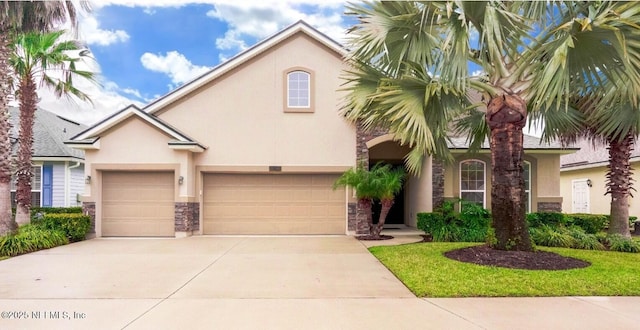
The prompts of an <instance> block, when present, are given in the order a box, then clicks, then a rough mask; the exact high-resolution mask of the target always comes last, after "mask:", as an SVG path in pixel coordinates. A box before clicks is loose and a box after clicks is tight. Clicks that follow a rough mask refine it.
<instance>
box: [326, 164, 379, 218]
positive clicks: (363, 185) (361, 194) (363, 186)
mask: <svg viewBox="0 0 640 330" xmlns="http://www.w3.org/2000/svg"><path fill="white" fill-rule="evenodd" d="M374 184H375V182H374V180H373V177H372V173H371V172H370V171H369V170H367V169H365V168H364V166H363V165H359V166H358V167H356V168H350V169H348V170H347V171H346V172H344V173H342V175H341V176H340V177H339V178H338V180H336V182H334V184H333V189H334V190H335V189H337V188H338V187H350V188H353V189H354V190H355V193H356V199H357V200H358V209H361V210H364V212H365V216H366V217H367V221H368V224H369V230H371V228H373V215H372V212H371V206H372V205H373V200H374V199H375V198H376V189H375V187H374Z"/></svg>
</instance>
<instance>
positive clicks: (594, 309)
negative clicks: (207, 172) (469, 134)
mask: <svg viewBox="0 0 640 330" xmlns="http://www.w3.org/2000/svg"><path fill="white" fill-rule="evenodd" d="M412 240H417V238H416V237H413V238H411V237H409V236H407V237H403V238H402V241H403V242H409V241H412ZM398 242H400V240H398ZM638 306H640V298H638V297H610V298H607V297H561V298H491V299H489V298H469V299H418V298H416V297H415V296H414V295H413V294H412V293H411V292H409V290H407V288H406V287H404V285H402V283H400V282H399V281H398V280H397V279H396V278H395V277H394V276H393V274H391V273H390V272H389V271H388V270H387V269H386V268H385V267H384V266H382V265H381V264H380V263H379V262H378V261H377V260H376V259H375V258H374V257H373V256H372V255H371V254H369V253H368V251H367V250H366V247H365V244H364V243H363V242H360V241H357V240H355V239H354V238H352V237H344V236H340V237H190V238H185V239H93V240H89V241H85V242H80V243H76V244H72V245H67V246H63V247H58V248H55V249H51V250H46V251H40V252H37V253H32V254H28V255H24V256H20V257H16V258H11V259H8V260H4V261H0V312H2V318H0V329H123V328H126V329H212V328H213V329H256V328H260V329H383V328H387V329H425V328H427V329H429V328H430V329H514V328H517V329H541V328H544V329H572V328H573V329H578V328H580V329H602V328H607V329H634V328H638V324H640V314H639V313H638V312H637V308H638Z"/></svg>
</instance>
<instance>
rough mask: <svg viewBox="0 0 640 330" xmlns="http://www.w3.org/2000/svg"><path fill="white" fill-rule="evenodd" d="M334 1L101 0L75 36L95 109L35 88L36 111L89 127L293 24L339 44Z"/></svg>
mask: <svg viewBox="0 0 640 330" xmlns="http://www.w3.org/2000/svg"><path fill="white" fill-rule="evenodd" d="M345 4H346V2H343V1H337V0H295V1H293V0H291V1H287V0H261V1H259V0H236V1H229V0H210V1H207V0H202V1H196V2H188V1H180V0H156V1H144V0H137V1H136V0H133V1H132V0H106V1H99V2H96V3H94V4H93V11H92V12H91V13H89V14H85V15H83V17H81V19H80V25H79V39H81V41H82V42H84V43H85V44H86V45H87V47H88V48H89V49H90V50H91V52H92V54H93V57H94V58H95V61H94V62H92V63H88V64H87V65H88V67H89V68H90V69H91V70H93V71H96V72H100V75H99V79H100V83H101V84H100V86H95V85H90V84H88V83H83V82H80V83H79V87H80V88H82V89H83V90H84V91H85V92H87V93H88V94H89V95H90V96H91V98H92V100H93V105H91V104H86V103H74V102H69V101H65V100H57V99H55V98H54V97H53V96H52V95H50V93H47V92H46V91H41V92H40V96H41V98H42V101H41V102H40V106H41V107H42V108H44V109H47V110H49V111H53V112H56V113H58V114H60V115H63V116H65V117H67V118H69V119H73V120H76V121H79V122H82V123H85V124H93V123H95V122H97V121H99V120H100V119H102V118H104V117H106V116H108V115H109V114H111V113H113V112H115V111H118V110H120V109H122V108H124V107H126V106H127V105H129V104H131V103H133V104H136V105H138V106H144V105H145V104H147V103H149V102H150V101H152V100H154V99H155V98H158V97H160V96H162V95H164V94H166V93H168V92H170V91H171V90H172V89H175V88H176V87H178V86H180V85H182V84H184V83H185V82H188V81H189V80H191V79H193V78H195V77H197V76H198V75H200V74H203V73H205V72H207V71H208V70H210V69H211V68H213V67H214V66H216V65H218V64H220V63H222V62H224V61H225V60H227V59H229V58H231V57H233V56H234V55H236V54H238V53H239V52H241V51H243V50H244V49H246V48H248V47H251V46H252V45H254V44H255V43H257V42H259V41H260V40H262V39H264V38H266V37H269V36H270V35H273V34H274V33H277V32H278V31H280V30H282V29H283V28H285V27H286V26H288V25H290V24H293V23H295V22H296V21H298V20H301V19H303V20H305V21H307V22H308V23H309V24H311V25H312V26H314V27H315V28H317V29H319V30H320V31H321V32H323V33H325V34H327V35H329V36H330V37H332V38H334V39H336V40H337V41H339V42H340V41H342V38H343V37H344V32H345V30H346V28H347V27H348V26H349V25H350V23H349V21H348V20H349V18H347V17H345V16H344V15H343V13H344V11H345V8H344V5H345Z"/></svg>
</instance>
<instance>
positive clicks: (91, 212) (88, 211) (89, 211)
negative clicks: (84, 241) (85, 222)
mask: <svg viewBox="0 0 640 330" xmlns="http://www.w3.org/2000/svg"><path fill="white" fill-rule="evenodd" d="M82 214H84V215H88V216H89V218H91V228H89V234H95V233H96V203H95V202H82Z"/></svg>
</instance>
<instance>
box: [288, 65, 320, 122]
mask: <svg viewBox="0 0 640 330" xmlns="http://www.w3.org/2000/svg"><path fill="white" fill-rule="evenodd" d="M312 89H313V75H312V73H311V72H310V71H307V70H301V69H293V70H291V71H287V72H286V74H285V90H286V95H285V111H286V112H313V91H312Z"/></svg>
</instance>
